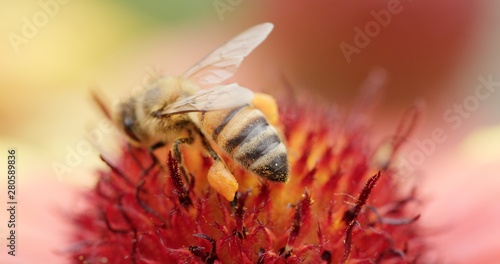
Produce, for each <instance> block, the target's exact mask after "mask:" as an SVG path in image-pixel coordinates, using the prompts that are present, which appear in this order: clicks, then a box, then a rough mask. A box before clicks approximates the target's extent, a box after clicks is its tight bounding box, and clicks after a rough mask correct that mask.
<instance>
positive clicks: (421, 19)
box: [0, 0, 500, 263]
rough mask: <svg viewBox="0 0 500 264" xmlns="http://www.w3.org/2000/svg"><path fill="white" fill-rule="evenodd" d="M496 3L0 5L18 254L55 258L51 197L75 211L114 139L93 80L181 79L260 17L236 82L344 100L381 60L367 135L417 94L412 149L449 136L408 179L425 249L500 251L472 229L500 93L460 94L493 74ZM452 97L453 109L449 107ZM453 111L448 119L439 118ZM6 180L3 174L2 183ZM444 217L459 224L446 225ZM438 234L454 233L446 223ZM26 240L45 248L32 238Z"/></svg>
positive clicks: (480, 212)
mask: <svg viewBox="0 0 500 264" xmlns="http://www.w3.org/2000/svg"><path fill="white" fill-rule="evenodd" d="M498 10H500V2H498V1H494V0H481V1H466V0H458V1H444V0H441V1H429V0H419V1H411V0H401V1H396V0H390V1H368V0H364V1H355V2H354V1H320V0H316V1H290V0H287V1H285V0H276V1H263V0H262V1H246V0H210V1H203V0H183V1H133V0H126V1H124V0H122V1H117V0H109V1H77V0H64V1H63V0H60V1H58V0H41V1H20V2H8V3H7V2H2V3H0V33H1V34H0V35H1V36H3V37H2V41H0V73H1V74H0V87H1V88H0V120H1V123H0V147H1V149H3V150H5V152H6V150H7V149H8V148H10V147H15V148H16V149H17V150H18V153H19V154H18V160H19V176H18V189H19V193H20V195H21V196H20V198H19V200H20V202H21V204H20V211H19V212H18V214H19V215H20V221H22V222H21V223H20V227H19V230H20V231H19V232H20V233H21V236H22V237H23V238H22V239H20V240H19V241H18V243H19V245H20V249H19V255H20V258H16V261H18V262H17V263H30V262H29V260H28V259H29V258H30V257H32V256H33V255H37V256H38V257H41V259H44V258H46V259H50V258H52V257H54V256H57V254H54V252H58V250H61V249H62V247H63V246H64V245H65V244H61V242H60V241H61V237H62V236H61V233H63V232H64V230H65V229H64V225H56V224H54V223H59V222H61V219H60V218H61V217H60V215H61V211H63V212H64V211H65V209H62V210H61V208H66V209H67V208H75V207H78V204H79V200H78V198H75V197H73V198H67V197H71V196H72V195H75V193H77V191H74V189H73V188H74V186H79V187H80V188H82V189H84V188H89V187H90V186H92V184H93V182H94V181H95V177H94V174H93V171H95V168H97V167H102V163H101V162H100V160H99V158H98V153H99V151H98V150H97V148H96V147H94V146H93V145H100V146H101V148H102V149H101V151H102V152H112V148H113V147H112V146H110V145H111V144H109V142H113V141H116V137H117V134H116V133H115V132H114V131H112V130H111V129H110V128H109V124H108V123H107V121H106V120H105V118H104V117H103V116H102V115H101V114H100V112H99V111H98V110H97V109H96V107H95V106H94V105H93V103H92V101H91V98H90V88H89V87H95V86H96V85H98V86H99V87H100V88H99V90H100V91H101V92H102V94H104V95H106V97H107V98H108V99H109V102H110V104H111V105H113V104H114V103H116V101H117V100H118V99H119V98H121V97H123V96H126V95H127V94H129V93H130V92H131V91H132V90H133V89H137V88H138V87H141V86H143V85H146V84H147V78H148V76H150V75H151V74H152V73H155V72H162V73H164V74H180V73H182V72H183V71H184V70H186V69H187V68H188V67H190V66H191V65H193V64H194V63H196V62H197V61H198V60H199V59H200V58H202V57H203V56H204V55H206V54H208V53H209V52H210V51H211V50H213V49H214V48H216V47H218V46H219V45H220V44H221V43H223V42H224V41H226V40H228V39H230V38H231V37H233V36H235V35H236V34H238V33H240V32H242V31H243V30H245V29H247V28H248V27H250V26H252V25H255V24H258V23H262V22H266V21H268V22H272V23H274V25H275V29H274V31H273V32H272V34H271V35H270V36H269V38H268V39H267V40H266V41H265V42H264V43H263V44H262V45H261V46H259V47H258V48H257V49H256V50H255V51H254V52H253V53H252V54H251V55H250V56H249V57H248V58H247V59H246V60H245V61H244V62H243V64H242V66H241V67H240V69H239V70H238V72H237V74H236V75H235V77H234V79H233V80H237V81H238V82H239V83H240V84H242V85H244V86H247V87H250V88H252V89H254V90H256V91H264V92H268V93H270V94H272V95H274V96H277V97H283V96H287V95H288V94H290V93H294V94H296V95H299V96H298V97H302V98H308V99H307V100H311V101H314V102H318V103H320V104H324V105H328V106H332V107H333V106H338V107H340V108H343V109H349V108H350V107H351V106H352V105H353V104H354V103H355V102H356V98H357V94H358V93H359V90H360V87H361V85H362V84H363V82H364V81H365V79H366V78H367V76H368V75H369V74H370V72H372V71H373V70H375V69H380V68H382V69H385V71H386V74H387V81H386V85H385V90H384V92H383V96H384V97H383V99H382V103H381V104H380V106H379V107H378V108H377V109H376V111H375V112H374V113H373V120H375V121H374V130H375V131H377V133H379V134H382V135H389V134H391V133H392V132H393V131H394V129H395V127H396V125H397V123H398V122H399V119H400V117H401V115H402V113H403V112H404V111H405V110H406V109H407V108H408V107H409V106H411V105H412V103H413V102H414V101H415V100H416V99H418V98H423V99H424V100H425V101H426V105H427V110H426V116H425V119H424V121H423V122H421V124H420V126H419V128H418V130H417V131H416V133H415V134H414V135H413V139H412V140H410V144H409V146H408V152H409V153H411V150H412V149H418V148H419V144H418V142H421V141H423V140H425V139H429V138H431V137H432V131H433V130H434V129H436V128H440V129H442V130H444V133H445V135H446V138H447V139H446V140H445V141H444V142H443V143H436V147H435V148H434V149H433V150H432V153H431V154H429V155H427V156H426V157H427V158H426V159H425V161H423V162H422V164H419V166H416V167H418V168H417V170H416V171H417V172H418V173H412V175H410V176H409V177H413V178H415V177H419V180H418V181H420V182H421V183H420V186H421V190H422V193H423V195H424V197H425V200H426V201H425V202H426V204H427V207H426V208H427V209H426V211H424V212H423V220H422V223H423V224H426V225H428V226H429V229H428V230H429V233H432V234H433V235H432V237H433V239H435V244H436V245H440V246H441V247H442V248H440V247H439V246H436V249H438V250H437V251H438V252H439V254H437V253H436V254H437V255H441V258H442V259H445V260H447V261H450V262H449V263H467V262H460V261H466V260H470V259H474V260H478V258H477V256H478V255H480V256H482V257H484V260H482V261H484V262H475V263H492V262H489V261H490V260H491V261H493V260H497V259H500V256H499V255H498V253H497V255H495V254H494V253H491V250H490V249H491V248H495V247H496V248H498V242H497V244H496V245H495V244H494V242H493V240H491V234H492V233H491V231H493V232H496V233H495V234H497V235H500V234H499V230H498V227H495V228H496V229H495V230H488V229H485V230H486V231H478V229H480V227H481V225H482V224H481V223H480V222H479V221H478V220H477V219H475V218H479V217H481V218H482V219H483V221H485V222H486V223H488V221H491V222H492V223H493V221H494V220H495V219H498V217H499V211H500V208H499V207H498V205H494V204H493V203H492V202H491V201H492V200H494V199H497V198H500V197H499V195H498V194H497V191H495V189H493V187H494V186H496V187H498V186H499V183H500V180H499V178H500V175H499V174H500V173H498V171H499V170H498V169H500V165H499V161H500V147H499V146H500V111H499V110H500V109H499V107H500V92H494V91H493V92H491V93H489V94H488V96H486V98H484V99H481V100H474V99H473V98H472V99H471V98H470V97H471V96H472V97H475V98H477V96H476V89H477V86H478V85H481V84H482V83H481V81H480V79H481V78H482V79H486V80H488V79H492V80H493V81H494V82H500V71H499V70H500V51H499V49H498V47H500V16H499V14H500V13H499V12H500V11H498ZM360 32H361V33H360ZM285 83H288V84H289V85H286V84H285ZM495 85H496V84H494V83H493V84H492V86H493V87H495V88H500V84H498V85H496V86H498V87H496V86H495ZM483 92H484V90H483ZM475 102H477V103H475ZM464 103H465V104H468V106H466V107H465V111H466V113H465V114H464V115H462V114H460V113H458V112H456V111H458V110H456V109H457V108H456V105H457V104H462V105H463V104H464ZM471 103H472V104H471ZM449 111H452V114H450V115H448V117H450V116H453V117H455V121H453V122H451V121H450V120H448V121H447V120H446V119H445V117H444V116H443V115H445V113H447V112H448V113H450V112H449ZM457 118H458V119H457ZM458 121H460V124H458ZM452 125H456V126H453V127H452ZM108 145H109V146H108ZM0 157H6V154H2V155H0ZM3 160H6V158H3ZM0 164H4V162H3V161H2V160H0ZM0 168H3V167H0ZM485 168H486V169H485ZM5 184H6V183H5V181H1V182H0V188H2V190H6V186H5ZM68 186H73V187H68ZM496 190H498V188H496ZM62 197H64V198H62ZM488 201H489V203H488ZM2 211H3V210H2ZM444 212H445V213H446V214H444ZM2 213H3V212H2ZM490 213H491V214H490ZM484 214H487V215H484ZM443 215H445V216H446V217H445V218H443ZM472 216H474V217H472ZM0 217H1V218H0V219H6V218H5V217H6V215H5V214H2V215H0ZM467 217H470V218H471V219H468V218H467ZM34 218H36V219H37V220H38V221H40V223H41V224H42V226H44V227H46V228H48V229H49V230H51V231H52V232H51V236H50V237H49V235H46V233H43V232H41V231H40V230H39V229H38V228H36V227H34V226H33V225H32V223H31V222H29V221H30V219H31V221H32V219H34ZM459 219H460V220H459ZM474 219H475V220H474ZM451 220H453V221H455V224H456V223H459V222H461V221H463V222H464V223H466V224H467V226H466V227H464V228H463V229H460V228H459V227H456V228H455V227H451V226H450V225H449V222H450V221H451ZM469 220H470V221H469ZM2 221H3V220H2ZM471 221H472V222H471ZM473 221H475V222H473ZM483 224H484V222H483ZM444 226H446V228H443V227H444ZM493 226H494V225H493ZM445 229H446V230H448V229H451V231H447V232H446V234H443V232H444V230H445ZM457 230H458V231H457ZM0 232H4V231H3V230H0ZM45 232H47V231H46V230H45ZM1 234H2V235H5V233H1ZM466 235H470V240H467V239H464V238H463V236H465V237H467V236H466ZM2 237H3V236H2ZM456 237H462V238H461V239H462V240H463V242H461V243H459V242H457V241H456ZM497 237H498V236H497ZM47 240H53V241H54V242H53V243H44V242H46V241H47ZM472 241H475V242H474V248H472V249H471V247H470V246H468V245H470V244H471V243H472ZM37 244H45V245H46V246H45V248H39V249H35V247H34V245H37ZM30 245H31V247H30ZM49 246H50V248H47V247H49ZM32 247H33V248H32ZM457 251H460V252H462V254H464V256H460V255H454V253H453V252H457ZM1 255H2V256H0V260H3V259H2V258H3V257H4V254H3V252H2V254H1ZM497 257H498V258H497ZM25 261H26V262H25ZM58 261H60V260H58ZM2 263H4V262H2ZM5 263H6V262H5ZM9 263H10V262H9ZM52 263H58V262H57V261H55V262H52ZM61 263H63V262H61Z"/></svg>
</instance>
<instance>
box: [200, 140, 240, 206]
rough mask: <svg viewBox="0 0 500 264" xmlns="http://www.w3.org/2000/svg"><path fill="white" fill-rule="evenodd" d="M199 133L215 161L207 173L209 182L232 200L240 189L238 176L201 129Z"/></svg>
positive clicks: (204, 145)
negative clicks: (229, 167)
mask: <svg viewBox="0 0 500 264" xmlns="http://www.w3.org/2000/svg"><path fill="white" fill-rule="evenodd" d="M198 133H199V135H200V138H201V142H202V144H203V148H205V150H206V151H207V152H208V154H209V155H210V157H212V159H213V161H214V164H213V165H212V167H210V170H209V171H208V174H207V179H208V183H209V184H210V186H212V188H214V189H215V191H217V192H218V193H219V194H221V195H222V196H224V197H225V198H226V199H227V200H228V201H232V200H233V199H234V196H235V195H236V191H237V190H238V181H236V178H235V177H234V175H233V174H232V173H231V172H230V171H229V169H228V168H227V166H226V163H225V162H224V160H223V159H222V158H221V157H220V156H219V154H217V152H215V150H214V149H213V148H212V146H211V145H210V143H209V142H208V140H207V139H206V138H205V136H204V135H203V134H202V133H201V132H200V131H198Z"/></svg>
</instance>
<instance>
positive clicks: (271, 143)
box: [112, 23, 289, 200]
mask: <svg viewBox="0 0 500 264" xmlns="http://www.w3.org/2000/svg"><path fill="white" fill-rule="evenodd" d="M272 29H273V24H271V23H263V24H259V25H256V26H254V27H252V28H250V29H248V30H246V31H244V32H243V33H241V34H239V35H237V36H236V37H235V38H233V39H231V40H229V41H228V42H226V43H225V44H223V45H222V46H220V47H219V48H217V49H215V50H214V51H213V52H211V53H210V54H208V55H207V56H206V57H205V58H203V59H202V60H201V61H199V62H198V63H197V64H195V65H194V66H192V67H191V68H190V69H188V70H187V71H186V72H184V74H182V75H180V76H163V77H159V78H157V79H156V80H155V83H154V85H151V86H149V87H147V88H145V91H144V92H143V93H140V94H139V95H138V96H133V97H129V98H127V99H125V100H123V101H122V102H121V103H120V104H119V106H118V109H117V111H115V113H114V115H113V117H112V119H113V121H114V123H115V124H116V125H117V127H118V128H120V129H121V130H122V131H123V132H124V133H125V134H126V135H127V136H128V138H129V140H130V142H131V143H132V144H133V145H136V146H141V147H146V148H154V146H163V145H166V144H169V145H170V144H171V145H172V150H173V154H174V155H173V156H174V158H175V159H176V160H177V161H178V162H179V164H180V166H182V156H181V151H180V146H181V145H183V144H192V143H193V142H194V140H195V138H196V137H199V138H201V140H202V145H203V147H204V148H205V149H206V150H207V151H208V153H209V155H210V156H211V158H212V159H213V160H214V163H213V165H212V167H211V168H210V169H209V172H208V175H207V177H208V181H209V184H210V185H211V186H212V187H213V188H214V189H215V190H216V191H217V192H219V193H220V194H222V195H223V196H224V197H226V198H227V199H228V200H233V198H234V194H235V192H236V190H237V188H238V184H237V182H236V180H235V178H234V176H233V175H232V174H231V173H230V172H229V170H228V168H227V166H226V164H225V163H224V161H223V159H222V158H221V157H220V155H219V154H218V153H217V152H216V151H214V149H213V148H212V144H215V145H217V146H218V149H220V150H222V151H223V152H225V154H226V155H227V156H229V157H231V158H232V159H233V160H235V161H237V163H239V164H240V165H241V166H242V167H243V168H245V169H246V170H248V171H251V172H253V173H255V174H256V175H258V176H260V177H262V178H264V179H267V180H270V181H276V182H286V181H287V180H288V175H289V164H288V156H287V149H286V147H285V145H284V143H283V142H282V140H281V138H280V136H279V135H278V132H277V130H276V128H275V127H274V126H273V122H274V121H272V120H275V119H276V112H277V111H276V108H277V105H276V103H275V102H274V100H273V99H269V97H265V95H262V94H258V93H255V94H254V93H253V92H251V91H250V90H249V89H247V88H245V87H243V86H240V85H239V84H237V83H232V84H222V82H223V81H225V80H226V79H228V78H230V77H231V76H232V75H233V74H234V73H235V71H236V70H237V69H238V67H239V65H240V64H241V62H242V61H243V59H244V58H245V57H246V56H247V55H248V54H250V53H251V52H252V51H253V50H254V49H255V48H256V47H257V46H258V45H260V44H261V43H262V42H263V41H264V40H265V39H266V38H267V36H268V34H269V33H270V32H271V31H272ZM256 106H259V107H260V109H259V108H256ZM264 113H266V114H264ZM266 115H267V116H266ZM270 120H271V121H270ZM182 169H183V170H184V168H183V167H182ZM184 173H186V172H185V171H184Z"/></svg>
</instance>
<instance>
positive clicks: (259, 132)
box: [200, 106, 288, 182]
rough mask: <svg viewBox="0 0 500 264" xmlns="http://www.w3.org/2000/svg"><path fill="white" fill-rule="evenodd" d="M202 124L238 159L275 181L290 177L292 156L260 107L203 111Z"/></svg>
mask: <svg viewBox="0 0 500 264" xmlns="http://www.w3.org/2000/svg"><path fill="white" fill-rule="evenodd" d="M200 123H201V124H200V125H201V126H202V128H203V130H204V131H205V133H206V134H207V135H210V136H211V138H212V139H213V140H214V141H215V142H216V143H217V144H218V145H219V146H220V147H221V148H222V149H223V150H224V151H226V152H227V153H228V154H229V155H230V156H232V157H233V159H234V160H236V161H238V162H239V163H240V164H242V165H243V167H245V168H246V169H248V170H250V171H253V172H254V173H256V174H257V175H259V176H261V177H264V178H266V179H268V180H272V181H281V182H284V181H286V180H287V179H288V157H287V152H286V148H285V145H284V144H283V143H282V142H281V140H280V138H279V136H278V133H277V131H276V129H275V128H274V127H273V126H271V125H269V123H268V122H267V120H266V118H265V117H264V115H263V114H262V112H260V111H259V110H257V109H255V108H253V107H250V106H244V107H239V108H235V109H230V110H224V111H213V112H207V113H204V114H202V116H201V117H200Z"/></svg>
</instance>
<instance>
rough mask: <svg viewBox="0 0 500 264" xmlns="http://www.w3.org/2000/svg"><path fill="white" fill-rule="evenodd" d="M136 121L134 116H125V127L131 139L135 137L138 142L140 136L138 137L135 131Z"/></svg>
mask: <svg viewBox="0 0 500 264" xmlns="http://www.w3.org/2000/svg"><path fill="white" fill-rule="evenodd" d="M134 121H135V120H134V118H132V117H130V116H125V117H124V118H123V128H124V130H125V133H126V134H127V136H129V137H130V138H131V139H133V140H135V141H137V142H140V140H139V138H138V137H137V135H136V134H135V132H134Z"/></svg>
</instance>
